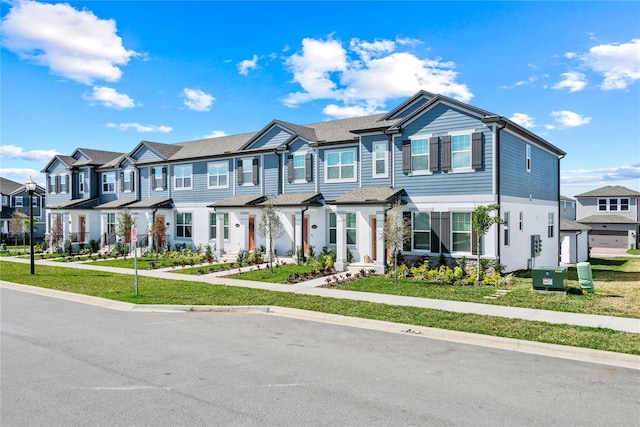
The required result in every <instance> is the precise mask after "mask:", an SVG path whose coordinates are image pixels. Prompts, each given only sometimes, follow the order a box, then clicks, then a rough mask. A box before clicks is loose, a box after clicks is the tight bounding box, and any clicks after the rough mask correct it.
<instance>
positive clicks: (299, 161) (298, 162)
mask: <svg viewBox="0 0 640 427" xmlns="http://www.w3.org/2000/svg"><path fill="white" fill-rule="evenodd" d="M304 176H305V162H304V154H294V155H293V180H294V181H304Z"/></svg>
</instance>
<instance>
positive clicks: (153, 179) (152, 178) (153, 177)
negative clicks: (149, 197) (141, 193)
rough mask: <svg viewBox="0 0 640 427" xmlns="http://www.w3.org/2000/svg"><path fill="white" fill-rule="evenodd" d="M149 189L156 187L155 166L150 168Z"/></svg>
mask: <svg viewBox="0 0 640 427" xmlns="http://www.w3.org/2000/svg"><path fill="white" fill-rule="evenodd" d="M150 179H151V189H152V190H155V189H156V168H151V177H150Z"/></svg>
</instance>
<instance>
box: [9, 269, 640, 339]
mask: <svg viewBox="0 0 640 427" xmlns="http://www.w3.org/2000/svg"><path fill="white" fill-rule="evenodd" d="M5 259H6V260H8V261H13V262H21V263H29V260H28V259H18V258H11V259H8V258H5ZM38 265H50V266H55V267H68V268H77V269H84V270H98V271H105V272H113V273H120V274H129V275H134V274H135V271H134V270H132V269H128V268H115V267H105V266H98V265H90V264H85V263H64V264H61V263H59V262H54V261H46V260H39V261H37V262H36V274H37V266H38ZM234 272H235V270H234ZM229 273H230V272H220V273H212V274H207V275H201V276H197V275H189V274H179V273H173V272H171V271H167V270H138V275H139V276H145V277H155V278H162V279H170V280H185V281H193V282H205V283H210V284H212V285H228V286H239V287H246V288H254V289H263V290H270V291H279V292H292V293H297V294H302V295H317V296H322V297H328V298H338V299H349V300H354V301H367V302H373V303H381V304H389V305H398V306H405V307H419V308H430V309H435V310H443V311H452V312H457V313H472V314H480V315H484V316H496V317H505V318H511V319H523V320H534V321H539V322H547V323H554V324H567V325H576V326H586V327H593V328H608V329H613V330H617V331H623V332H631V333H640V319H632V318H623V317H613V316H602V315H595V314H579V313H567V312H560V311H550V310H537V309H532V308H520V307H508V306H501V305H494V304H479V303H472V302H461V301H449V300H437V299H428V298H416V297H407V296H399V295H388V294H375V293H370V292H356V291H345V290H339V289H327V288H319V287H318V286H320V285H322V284H324V283H325V278H318V279H313V280H309V281H306V282H302V283H297V284H293V285H286V284H279V283H266V282H254V281H249V280H237V279H230V278H225V277H222V276H223V275H224V274H229Z"/></svg>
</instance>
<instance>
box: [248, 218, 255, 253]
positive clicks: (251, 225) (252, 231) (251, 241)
mask: <svg viewBox="0 0 640 427" xmlns="http://www.w3.org/2000/svg"><path fill="white" fill-rule="evenodd" d="M255 228H256V218H255V217H253V216H250V217H249V250H250V251H252V250H254V249H255V248H256V230H255Z"/></svg>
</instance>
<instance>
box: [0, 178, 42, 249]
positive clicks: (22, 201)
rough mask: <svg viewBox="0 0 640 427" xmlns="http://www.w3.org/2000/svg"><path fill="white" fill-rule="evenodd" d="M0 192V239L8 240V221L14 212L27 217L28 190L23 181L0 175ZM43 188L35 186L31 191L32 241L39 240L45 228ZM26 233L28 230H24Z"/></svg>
mask: <svg viewBox="0 0 640 427" xmlns="http://www.w3.org/2000/svg"><path fill="white" fill-rule="evenodd" d="M0 194H1V195H2V205H1V207H0V240H2V242H7V243H8V242H9V241H10V239H9V222H10V221H11V218H12V217H13V213H14V212H19V213H20V215H21V216H22V217H23V218H27V219H28V218H29V192H28V191H27V190H26V188H25V183H19V182H15V181H11V180H9V179H6V178H2V177H0ZM44 206H45V189H44V188H42V187H41V186H39V185H38V186H36V189H35V191H34V193H33V218H34V232H33V239H34V242H41V241H42V239H43V238H44V233H45V230H46V226H45V221H44V219H45V216H46V215H45V214H44ZM25 231H26V232H27V233H28V232H29V230H25Z"/></svg>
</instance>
